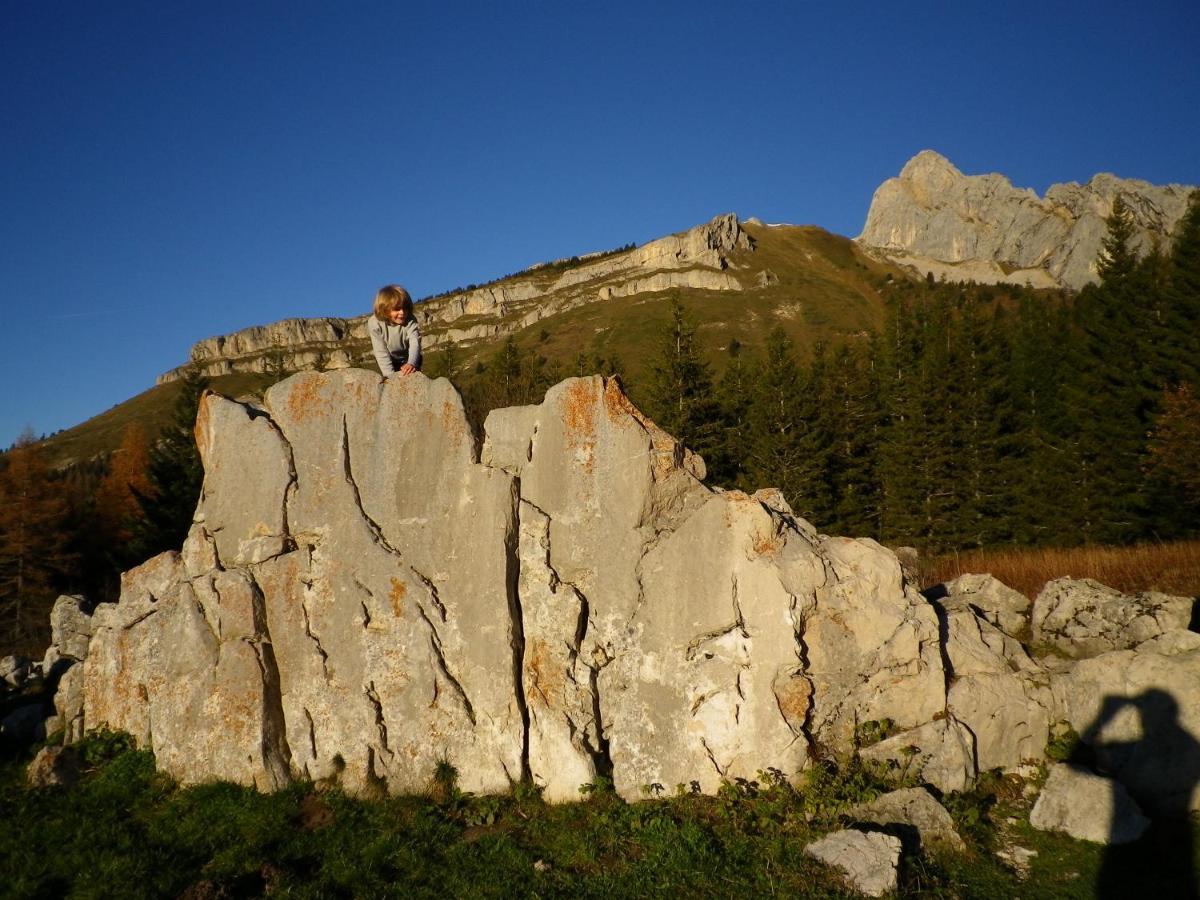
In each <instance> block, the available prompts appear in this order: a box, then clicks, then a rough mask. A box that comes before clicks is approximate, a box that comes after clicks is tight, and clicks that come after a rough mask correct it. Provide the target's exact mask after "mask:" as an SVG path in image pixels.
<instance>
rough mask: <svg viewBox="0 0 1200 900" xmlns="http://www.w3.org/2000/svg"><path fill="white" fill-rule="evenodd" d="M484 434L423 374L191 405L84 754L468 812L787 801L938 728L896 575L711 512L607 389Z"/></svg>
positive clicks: (768, 522)
mask: <svg viewBox="0 0 1200 900" xmlns="http://www.w3.org/2000/svg"><path fill="white" fill-rule="evenodd" d="M485 430H486V434H485V436H484V440H483V444H482V448H481V455H480V457H476V456H475V452H476V451H475V441H474V436H473V435H472V434H471V431H470V429H469V428H468V426H467V423H466V418H465V416H464V414H463V410H462V404H461V401H460V399H459V397H458V395H457V393H456V392H455V391H454V389H453V388H452V387H451V386H450V384H449V382H447V381H445V380H438V381H431V380H429V379H427V378H425V377H424V376H423V375H418V376H413V377H410V378H403V379H402V378H394V379H391V380H389V381H387V382H381V380H380V379H379V377H378V376H376V375H374V374H372V373H369V372H365V371H361V370H345V371H342V372H336V373H324V374H318V373H308V374H301V375H297V376H293V377H292V378H290V379H288V380H286V381H284V382H281V383H280V384H278V385H276V386H275V387H273V388H271V389H270V390H269V391H268V393H267V395H266V397H265V399H264V403H263V407H262V408H261V409H260V408H255V407H252V406H248V405H244V404H241V403H236V402H233V401H230V400H227V399H225V398H223V397H220V396H217V395H213V394H209V395H206V397H205V399H204V401H203V404H202V407H201V413H200V418H199V421H198V423H197V434H198V438H199V443H200V447H201V452H202V456H203V459H204V464H205V470H206V475H205V483H204V490H203V496H202V499H201V502H200V505H199V508H198V509H197V513H196V521H195V524H194V526H193V528H192V531H191V534H190V535H189V537H188V540H187V542H186V544H185V546H184V547H183V548H182V550H181V552H179V553H174V552H172V553H167V554H163V555H162V556H159V557H156V558H154V559H152V560H150V561H148V562H147V563H145V564H144V565H142V566H141V567H139V568H137V569H135V570H133V571H131V572H129V573H126V575H125V578H124V580H123V584H122V595H121V599H120V602H119V603H116V604H107V605H102V606H100V607H99V608H98V609H97V611H96V613H95V616H94V619H93V634H94V637H93V639H92V642H91V646H90V649H89V652H88V655H87V659H86V661H85V663H84V666H83V677H84V698H85V717H86V723H87V727H88V728H98V727H101V726H104V725H107V726H109V727H113V728H120V729H123V730H127V731H129V732H131V733H132V734H133V735H134V736H135V737H136V738H137V740H138V741H139V743H141V744H143V745H147V746H150V747H152V748H153V749H154V751H155V754H156V757H157V759H158V762H159V764H160V765H161V766H162V767H164V768H165V769H167V770H168V771H170V772H171V773H172V774H174V775H176V776H177V777H179V778H180V779H181V780H183V781H185V782H186V781H200V780H204V779H207V778H213V777H221V778H228V779H231V780H233V781H238V782H241V783H247V784H255V785H258V786H260V787H273V786H276V785H278V784H281V783H283V782H284V781H285V780H287V779H288V778H289V777H292V776H304V777H310V778H331V777H336V778H338V779H340V780H341V781H342V783H344V784H345V785H346V786H347V787H348V788H350V789H352V790H366V789H375V788H386V789H387V790H390V791H411V790H419V789H421V788H423V787H424V786H426V785H427V783H428V782H429V779H430V778H431V776H432V772H433V770H434V767H435V766H436V764H437V762H438V761H439V760H442V759H446V760H449V761H450V762H452V763H453V764H454V765H455V766H456V768H457V769H458V771H459V777H460V783H461V784H462V786H463V787H464V788H465V789H467V790H473V791H499V790H504V789H506V788H507V787H508V785H509V784H510V783H511V782H512V781H514V780H516V779H518V778H521V777H522V775H524V774H529V775H531V776H532V777H533V778H534V779H535V780H536V781H537V782H538V783H539V784H541V785H543V787H544V789H545V792H546V796H547V797H549V798H551V799H569V798H573V797H575V796H577V794H578V789H579V786H580V784H582V783H584V782H587V781H591V780H594V779H595V777H596V776H597V775H599V774H605V775H608V774H611V776H612V778H613V780H614V782H615V784H616V786H617V789H618V790H619V791H620V792H621V793H622V794H623V795H625V796H627V797H637V796H640V795H641V791H642V788H643V786H644V785H647V784H655V783H657V784H663V785H670V786H674V785H676V784H678V783H685V784H686V783H689V782H691V781H693V780H694V781H698V782H699V783H700V784H701V786H702V787H703V788H704V789H705V790H710V791H711V790H715V789H716V788H717V787H718V786H719V785H720V783H721V781H722V780H723V779H726V778H735V777H746V778H752V777H754V776H755V775H756V773H757V772H758V771H759V770H760V769H764V768H767V767H771V766H774V767H778V768H781V769H783V770H784V771H787V772H789V773H793V774H794V773H796V772H798V771H799V770H800V769H801V768H802V767H803V766H804V764H805V762H806V760H807V758H808V756H809V753H810V752H811V749H812V748H813V747H814V746H826V747H838V746H841V747H846V746H849V742H850V738H851V735H852V734H853V731H854V728H855V725H856V723H858V722H860V721H864V720H867V719H872V718H876V719H877V718H881V717H883V716H884V715H887V716H888V717H890V718H891V719H893V720H894V721H895V722H896V723H897V726H898V727H901V728H904V729H910V728H915V727H918V726H921V725H922V724H923V723H929V722H930V721H931V720H932V719H933V718H934V717H935V716H937V715H940V714H944V710H945V699H946V695H945V673H944V672H943V669H942V659H941V655H940V653H939V648H938V623H937V618H936V615H935V614H934V610H933V609H932V608H931V607H930V606H929V605H928V604H927V603H926V602H925V601H924V600H923V598H921V596H920V595H919V594H917V593H916V592H915V591H914V590H913V589H912V588H911V587H908V586H907V585H906V584H905V583H904V581H903V579H902V576H901V572H900V567H899V565H898V563H897V562H896V559H895V557H894V556H893V555H892V554H891V553H890V552H888V551H886V550H885V549H884V548H882V547H880V546H879V545H878V544H875V543H874V542H872V541H852V540H848V539H845V538H829V537H824V536H822V535H819V534H817V533H816V532H815V531H814V530H813V529H812V528H811V527H810V526H809V525H808V524H807V523H805V522H803V521H801V520H796V519H794V518H792V517H791V516H789V515H787V514H785V513H783V512H780V511H777V510H776V509H773V508H771V507H769V506H768V505H766V504H764V503H763V502H762V501H761V500H759V499H756V498H754V497H750V496H747V495H745V494H742V493H739V492H720V491H714V490H713V489H711V488H709V487H707V486H705V485H704V483H703V482H702V481H701V477H702V476H703V474H704V468H703V461H702V460H700V458H699V457H696V456H695V455H693V454H691V453H690V452H689V451H687V450H686V449H685V448H683V447H681V446H680V445H678V444H677V443H676V442H675V441H674V439H673V438H671V437H670V436H669V435H667V434H665V433H664V432H662V431H661V430H660V429H658V428H657V427H656V426H655V425H654V424H653V423H652V422H650V421H649V420H648V419H646V418H645V416H643V415H642V414H641V413H640V412H639V411H638V410H637V409H635V408H634V407H633V406H632V405H631V404H630V403H629V401H628V400H627V399H626V398H625V396H624V395H623V394H622V393H621V390H620V388H619V386H618V384H617V383H616V382H615V381H612V380H608V381H606V380H604V379H601V378H598V377H594V378H585V379H572V380H569V381H566V382H564V383H562V384H560V385H558V386H557V387H555V388H553V389H551V390H550V391H549V392H548V393H547V395H546V399H545V401H544V402H543V403H542V404H540V405H539V406H535V407H522V408H516V409H505V410H498V411H496V412H493V413H492V415H491V416H490V417H489V418H488V421H487V423H486V426H485ZM936 724H937V725H938V726H939V727H940V726H941V724H942V723H940V722H939V723H936ZM969 770H970V771H972V772H973V767H969ZM968 777H969V776H968ZM963 782H964V779H963V778H962V777H960V778H959V779H958V781H957V783H960V784H961V783H963Z"/></svg>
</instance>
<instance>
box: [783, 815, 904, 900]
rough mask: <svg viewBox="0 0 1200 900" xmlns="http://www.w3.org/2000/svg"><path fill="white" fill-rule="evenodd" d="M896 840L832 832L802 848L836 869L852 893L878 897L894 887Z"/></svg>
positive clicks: (849, 831) (897, 857)
mask: <svg viewBox="0 0 1200 900" xmlns="http://www.w3.org/2000/svg"><path fill="white" fill-rule="evenodd" d="M900 849H901V845H900V839H899V838H897V837H893V836H892V835H890V834H880V833H879V832H874V831H872V832H863V831H855V830H853V829H845V830H843V831H835V832H833V833H832V834H829V835H826V836H825V837H823V838H821V839H820V840H819V841H815V842H813V843H811V844H809V845H808V846H807V847H805V848H804V852H805V853H807V854H808V855H809V856H811V857H813V858H815V859H819V860H820V861H821V862H823V863H825V864H826V865H827V866H832V867H833V868H835V869H838V870H839V871H840V872H841V873H842V875H843V876H844V877H845V879H846V882H847V883H848V884H849V885H850V887H852V888H853V889H854V890H856V891H858V892H859V893H860V894H865V895H866V896H868V897H882V896H883V895H884V894H886V893H888V892H889V891H894V890H895V889H896V886H897V884H898V876H897V870H898V868H899V864H900Z"/></svg>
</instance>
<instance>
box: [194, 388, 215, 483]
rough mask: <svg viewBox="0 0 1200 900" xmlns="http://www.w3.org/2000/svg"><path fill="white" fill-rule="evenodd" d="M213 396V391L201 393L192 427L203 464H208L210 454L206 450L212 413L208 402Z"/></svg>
mask: <svg viewBox="0 0 1200 900" xmlns="http://www.w3.org/2000/svg"><path fill="white" fill-rule="evenodd" d="M212 396H213V392H212V391H205V392H204V393H203V394H201V395H200V405H199V407H197V409H196V424H195V426H194V427H193V429H192V436H193V437H194V438H195V439H196V449H198V450H199V451H200V464H201V465H202V466H207V465H208V456H207V454H206V452H205V451H207V450H208V423H209V419H210V417H211V415H212V413H211V412H210V411H209V408H208V402H209V398H210V397H212Z"/></svg>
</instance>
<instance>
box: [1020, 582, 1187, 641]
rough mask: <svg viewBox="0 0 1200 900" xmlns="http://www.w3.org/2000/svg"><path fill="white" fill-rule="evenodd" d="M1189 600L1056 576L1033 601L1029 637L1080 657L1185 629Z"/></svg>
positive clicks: (1154, 592) (1155, 592)
mask: <svg viewBox="0 0 1200 900" xmlns="http://www.w3.org/2000/svg"><path fill="white" fill-rule="evenodd" d="M1194 604H1195V601H1194V599H1193V598H1191V597H1172V596H1169V595H1168V594H1160V593H1158V592H1157V591H1146V592H1143V593H1140V594H1133V595H1125V594H1122V593H1121V592H1120V591H1117V590H1113V589H1112V588H1110V587H1106V586H1105V585H1103V584H1100V583H1099V582H1097V581H1093V580H1091V579H1090V578H1082V579H1073V578H1058V579H1055V580H1054V581H1051V582H1050V583H1049V584H1047V585H1046V586H1045V587H1044V588H1042V592H1041V593H1040V594H1038V596H1037V598H1036V599H1035V600H1034V602H1033V615H1032V626H1033V642H1034V644H1035V645H1042V646H1046V647H1052V648H1053V649H1055V650H1057V651H1058V652H1059V653H1061V654H1063V655H1065V656H1068V657H1071V658H1075V659H1078V658H1082V657H1086V656H1096V655H1097V654H1100V653H1106V652H1108V651H1110V650H1125V649H1128V648H1130V647H1136V646H1137V645H1138V644H1141V643H1143V642H1144V641H1148V640H1150V639H1151V638H1155V637H1158V636H1159V635H1162V634H1165V633H1166V632H1169V631H1173V630H1178V629H1186V628H1187V627H1188V624H1189V622H1190V621H1191V618H1192V607H1193V606H1194Z"/></svg>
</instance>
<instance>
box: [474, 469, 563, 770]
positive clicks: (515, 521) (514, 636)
mask: <svg viewBox="0 0 1200 900" xmlns="http://www.w3.org/2000/svg"><path fill="white" fill-rule="evenodd" d="M509 510H510V512H511V516H510V518H509V522H508V530H507V532H506V533H505V535H504V567H505V573H504V575H505V578H504V589H505V592H506V594H507V596H508V616H509V634H510V635H511V637H510V644H511V647H512V680H513V695H514V697H515V698H516V701H517V711H518V712H519V713H520V715H521V773H520V777H521V779H522V780H525V781H527V780H529V777H530V774H529V773H530V768H529V728H530V726H529V705H528V703H527V700H526V697H525V678H524V674H525V618H524V612H523V610H522V609H521V592H520V579H521V553H520V534H521V479H520V478H516V477H514V478H513V480H512V482H511V494H510V506H509ZM547 521H548V520H547ZM472 721H474V719H472ZM510 779H511V776H510Z"/></svg>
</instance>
